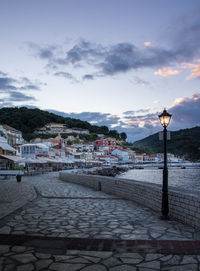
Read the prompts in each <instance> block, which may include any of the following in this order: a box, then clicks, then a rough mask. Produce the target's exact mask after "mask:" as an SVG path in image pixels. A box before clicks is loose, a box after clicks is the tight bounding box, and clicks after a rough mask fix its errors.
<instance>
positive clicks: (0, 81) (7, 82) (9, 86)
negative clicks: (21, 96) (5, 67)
mask: <svg viewBox="0 0 200 271" xmlns="http://www.w3.org/2000/svg"><path fill="white" fill-rule="evenodd" d="M16 82H17V81H16V80H15V79H12V78H9V77H0V91H1V92H4V91H9V90H15V89H17V88H16V87H15V86H14V83H16Z"/></svg>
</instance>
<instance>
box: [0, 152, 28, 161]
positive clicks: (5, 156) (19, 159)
mask: <svg viewBox="0 0 200 271" xmlns="http://www.w3.org/2000/svg"><path fill="white" fill-rule="evenodd" d="M0 158H5V159H8V160H11V161H13V162H15V163H21V162H24V161H25V159H24V158H22V157H19V156H16V155H4V154H0Z"/></svg>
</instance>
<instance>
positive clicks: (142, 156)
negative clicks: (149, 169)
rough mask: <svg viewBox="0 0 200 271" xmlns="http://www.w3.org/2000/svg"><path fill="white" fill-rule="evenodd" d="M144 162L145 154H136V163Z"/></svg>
mask: <svg viewBox="0 0 200 271" xmlns="http://www.w3.org/2000/svg"><path fill="white" fill-rule="evenodd" d="M143 161H144V154H143V153H136V154H135V162H136V163H142V162H143Z"/></svg>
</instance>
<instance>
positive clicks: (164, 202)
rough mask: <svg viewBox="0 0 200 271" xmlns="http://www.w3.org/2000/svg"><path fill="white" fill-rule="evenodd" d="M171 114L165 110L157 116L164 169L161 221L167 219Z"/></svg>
mask: <svg viewBox="0 0 200 271" xmlns="http://www.w3.org/2000/svg"><path fill="white" fill-rule="evenodd" d="M171 116H172V115H171V114H169V113H168V112H167V111H166V109H164V110H163V112H162V114H160V115H159V119H160V122H161V124H162V126H163V128H164V129H163V142H164V168H163V187H162V216H161V219H163V220H167V219H169V216H168V213H169V202H168V168H167V126H168V125H169V122H170V119H171Z"/></svg>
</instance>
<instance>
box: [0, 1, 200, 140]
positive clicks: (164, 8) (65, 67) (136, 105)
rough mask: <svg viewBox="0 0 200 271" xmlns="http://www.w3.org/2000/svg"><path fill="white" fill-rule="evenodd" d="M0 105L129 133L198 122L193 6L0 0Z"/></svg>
mask: <svg viewBox="0 0 200 271" xmlns="http://www.w3.org/2000/svg"><path fill="white" fill-rule="evenodd" d="M0 7H1V8H0V37H1V42H0V107H13V106H19V107H20V106H28V107H31V108H32V107H37V108H40V109H42V110H50V111H52V112H55V113H57V114H61V115H64V116H67V117H74V118H79V119H81V120H86V121H89V122H90V123H91V124H95V125H106V126H108V127H109V128H110V129H116V130H118V131H119V132H122V131H123V132H126V133H127V135H128V141H130V142H133V141H136V140H139V139H141V138H144V137H146V136H148V135H151V134H153V133H155V132H158V131H160V130H162V127H161V125H160V123H159V119H158V114H160V113H161V112H162V111H163V109H164V108H166V109H167V110H168V112H169V113H171V114H172V120H171V122H170V125H169V130H170V129H171V130H178V129H184V128H191V127H195V126H200V1H199V0H190V1H188V0H162V1H161V0H18V1H16V0H0Z"/></svg>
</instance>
